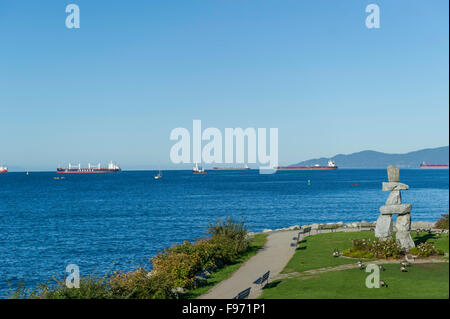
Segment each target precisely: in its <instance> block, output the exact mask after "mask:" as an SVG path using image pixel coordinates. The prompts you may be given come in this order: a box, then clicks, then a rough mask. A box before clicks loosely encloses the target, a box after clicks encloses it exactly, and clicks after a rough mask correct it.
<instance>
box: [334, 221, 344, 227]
mask: <svg viewBox="0 0 450 319" xmlns="http://www.w3.org/2000/svg"><path fill="white" fill-rule="evenodd" d="M336 225H337V226H339V227H342V226H344V223H343V222H337V223H336Z"/></svg>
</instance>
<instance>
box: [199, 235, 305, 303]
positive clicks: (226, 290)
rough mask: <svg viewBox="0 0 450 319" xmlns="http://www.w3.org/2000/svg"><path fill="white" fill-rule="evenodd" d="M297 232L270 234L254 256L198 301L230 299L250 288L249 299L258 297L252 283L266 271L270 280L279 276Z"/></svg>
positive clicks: (256, 287) (290, 256)
mask: <svg viewBox="0 0 450 319" xmlns="http://www.w3.org/2000/svg"><path fill="white" fill-rule="evenodd" d="M298 232H299V231H298V230H292V231H278V232H273V233H270V234H269V236H268V237H267V243H266V245H265V246H264V247H263V248H262V249H261V250H260V251H259V252H258V253H257V254H256V255H255V256H253V257H252V258H250V259H249V260H248V261H247V262H245V263H244V264H243V265H242V266H241V267H240V268H239V269H238V270H237V271H236V272H234V273H233V274H232V275H231V277H230V278H228V279H226V280H224V281H222V282H220V283H219V284H217V285H216V286H214V287H213V288H212V289H211V290H210V291H209V292H208V293H206V294H204V295H202V296H200V297H199V299H207V298H209V299H232V298H233V297H234V296H236V295H237V294H238V293H239V292H241V291H242V290H244V289H247V288H248V287H251V288H252V289H251V291H250V296H249V299H253V298H256V297H258V296H259V295H260V293H261V289H260V287H259V285H256V284H253V282H254V281H255V280H256V279H257V278H258V277H260V276H262V275H263V274H264V273H265V272H266V271H268V270H270V278H274V277H276V276H278V275H279V273H280V272H281V271H282V270H283V268H284V266H285V265H286V264H287V263H288V261H289V260H290V259H291V258H292V256H293V255H294V253H295V248H296V247H292V246H291V243H293V242H295V241H294V240H293V238H294V237H296V236H297V234H298Z"/></svg>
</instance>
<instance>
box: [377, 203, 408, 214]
mask: <svg viewBox="0 0 450 319" xmlns="http://www.w3.org/2000/svg"><path fill="white" fill-rule="evenodd" d="M411 208H412V205H411V204H399V205H384V206H381V207H380V213H381V214H382V215H392V214H398V215H403V214H408V213H409V212H410V211H411Z"/></svg>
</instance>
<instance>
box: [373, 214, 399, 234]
mask: <svg viewBox="0 0 450 319" xmlns="http://www.w3.org/2000/svg"><path fill="white" fill-rule="evenodd" d="M393 233H394V222H393V220H392V215H380V216H379V217H378V220H377V226H376V227H375V237H377V238H381V239H387V238H391V237H392V234H393Z"/></svg>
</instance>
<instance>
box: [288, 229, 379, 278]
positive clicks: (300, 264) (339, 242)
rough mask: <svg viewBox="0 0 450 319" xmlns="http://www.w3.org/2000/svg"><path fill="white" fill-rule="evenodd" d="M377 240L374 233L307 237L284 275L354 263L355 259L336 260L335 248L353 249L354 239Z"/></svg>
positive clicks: (327, 234)
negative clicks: (333, 254)
mask: <svg viewBox="0 0 450 319" xmlns="http://www.w3.org/2000/svg"><path fill="white" fill-rule="evenodd" d="M363 238H375V236H374V233H373V232H372V231H362V232H348V233H344V232H342V233H326V234H318V235H313V236H309V237H306V238H305V239H304V240H303V241H302V242H301V243H300V244H299V246H298V248H297V250H296V252H295V254H294V256H293V257H292V259H291V260H290V261H289V262H288V264H287V265H286V267H285V268H284V269H283V271H282V273H290V272H302V271H305V270H310V269H316V268H323V267H334V266H339V265H344V264H352V263H354V262H355V261H354V259H349V258H335V257H333V256H332V253H333V250H334V249H335V248H337V249H339V251H342V250H344V249H348V248H351V247H352V240H353V239H363Z"/></svg>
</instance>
